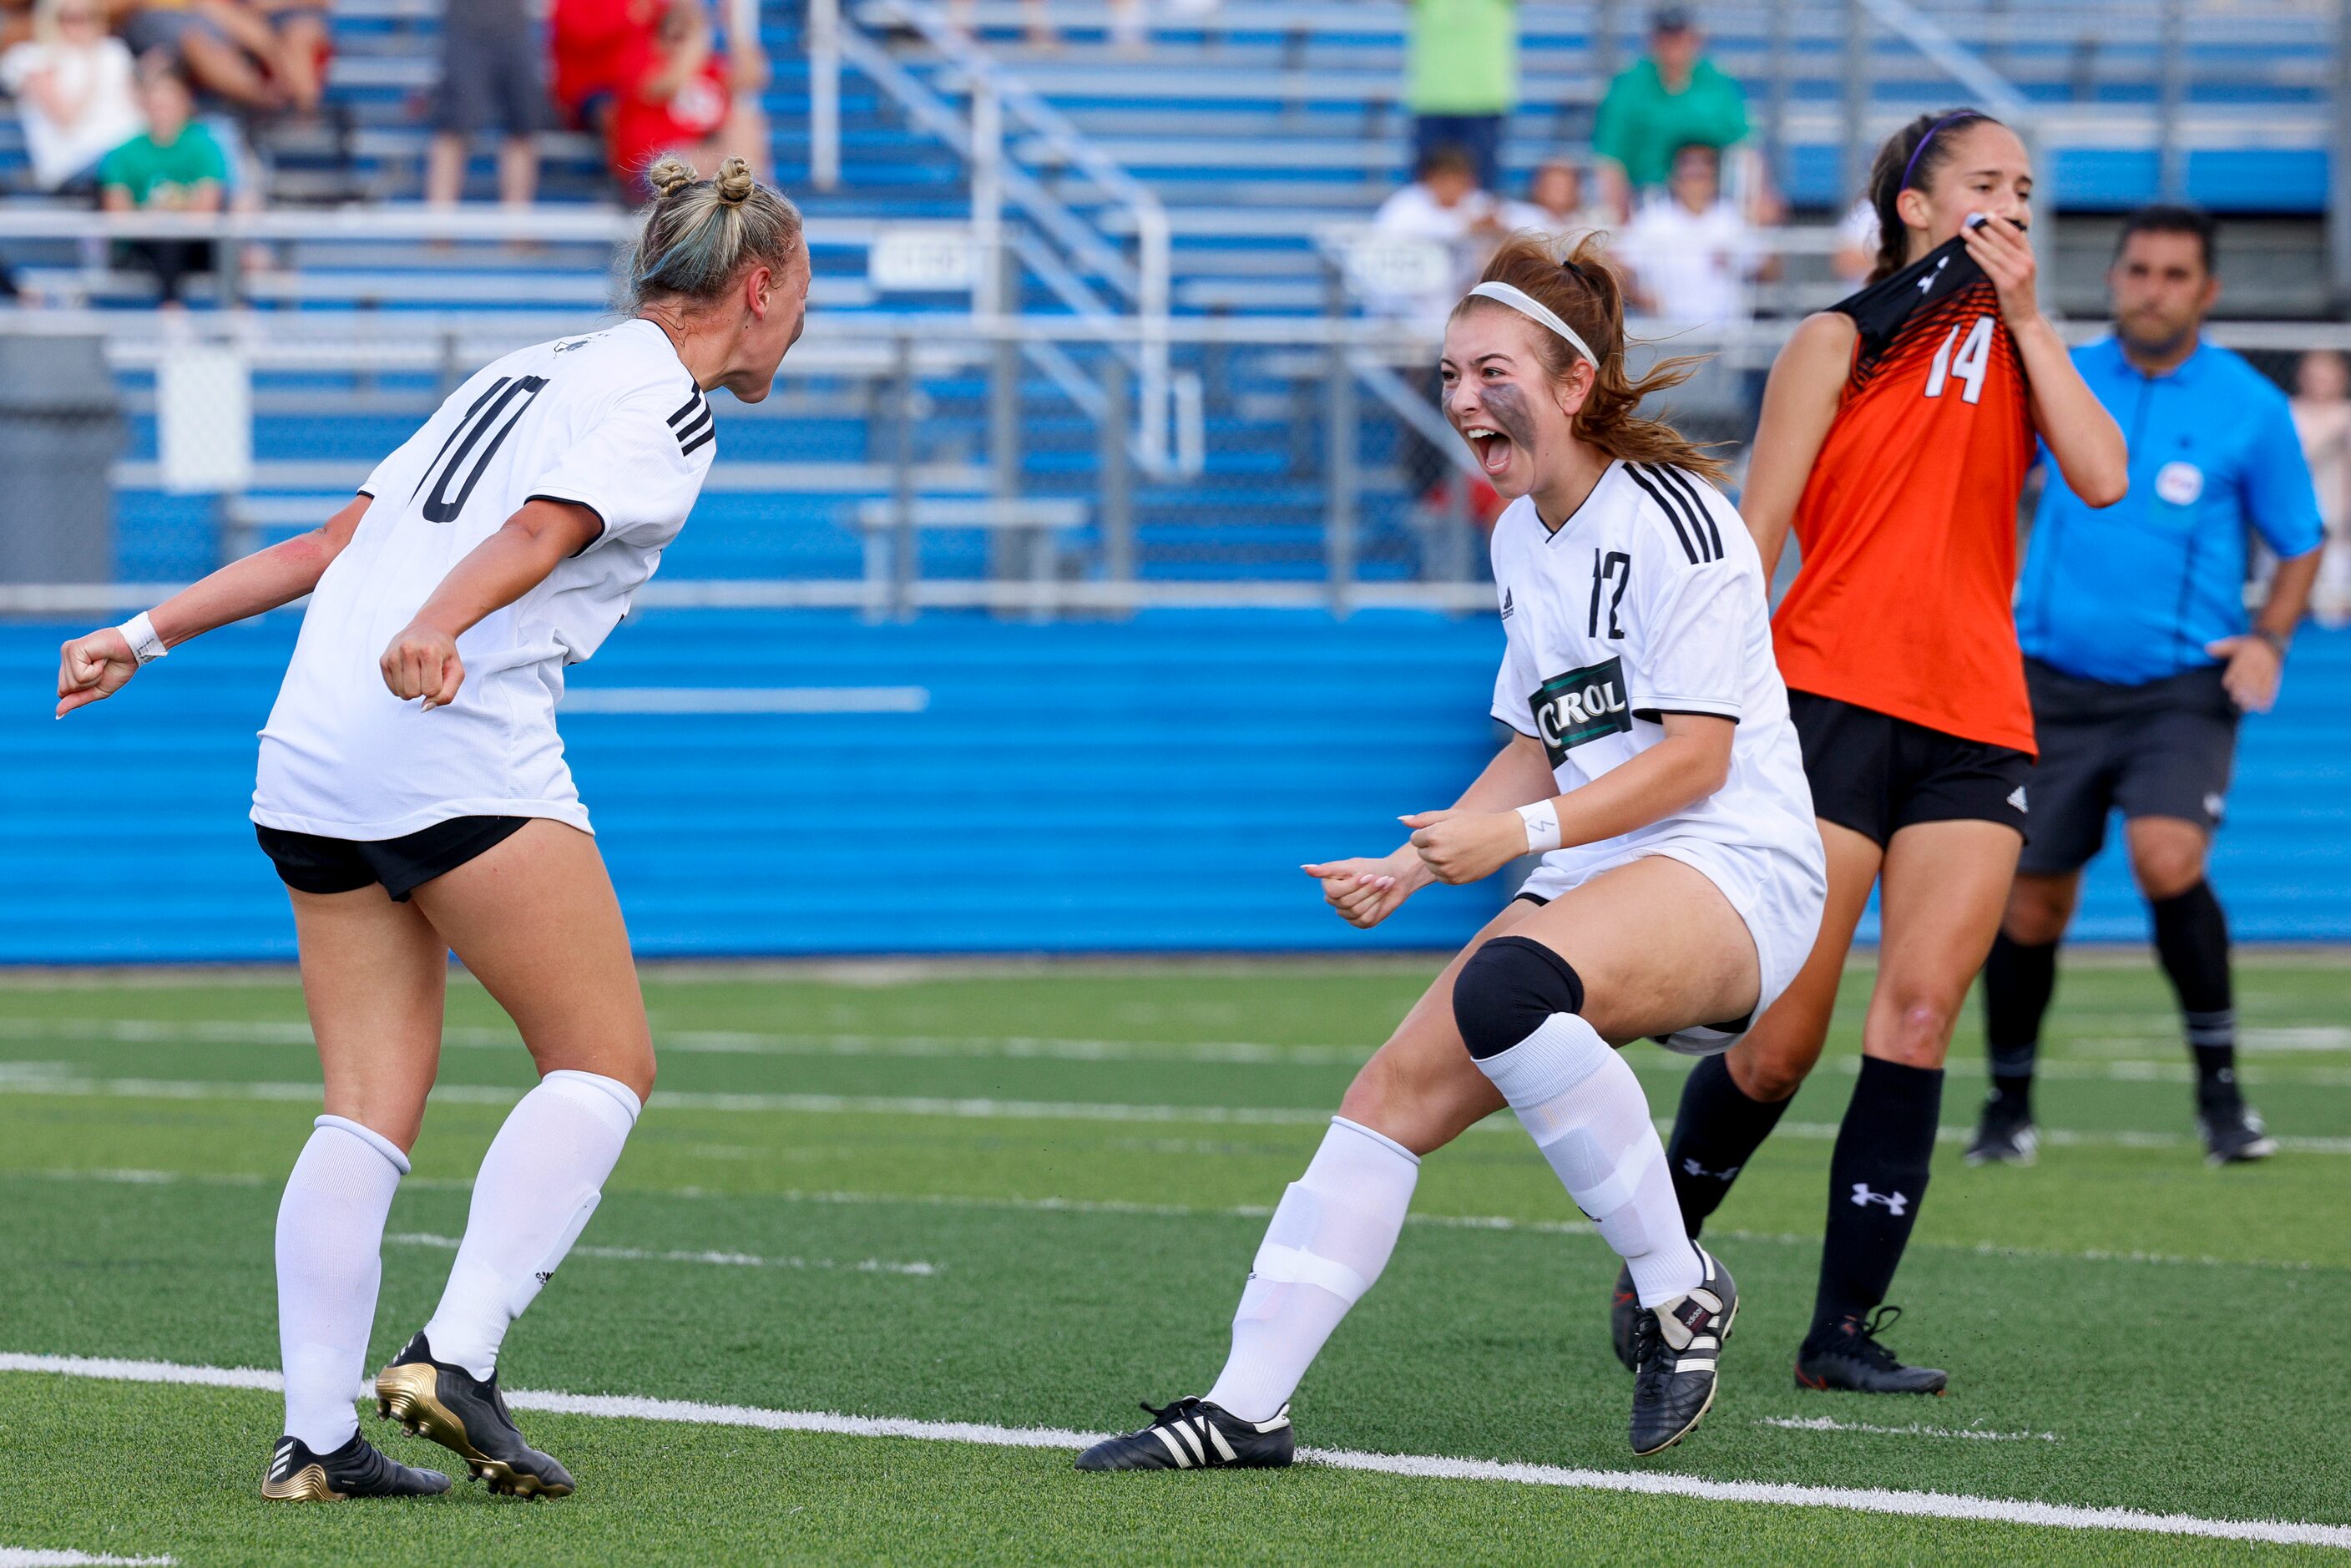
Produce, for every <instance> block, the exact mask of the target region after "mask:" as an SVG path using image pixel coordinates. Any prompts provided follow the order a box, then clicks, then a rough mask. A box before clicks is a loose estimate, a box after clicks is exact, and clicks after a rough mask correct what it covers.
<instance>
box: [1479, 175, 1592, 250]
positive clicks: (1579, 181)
mask: <svg viewBox="0 0 2351 1568" xmlns="http://www.w3.org/2000/svg"><path fill="white" fill-rule="evenodd" d="M1502 223H1503V226H1505V227H1506V228H1509V229H1510V230H1512V231H1514V232H1515V231H1517V230H1520V229H1531V230H1533V231H1534V232H1535V233H1537V234H1544V235H1551V236H1552V238H1553V239H1556V240H1560V241H1562V242H1563V243H1565V244H1569V245H1573V244H1574V243H1575V242H1576V241H1578V240H1580V239H1582V238H1583V236H1584V235H1588V234H1590V233H1592V232H1593V230H1595V229H1610V228H1614V226H1615V221H1614V218H1613V217H1612V216H1611V215H1610V214H1609V211H1608V209H1607V208H1606V207H1604V206H1603V205H1601V204H1599V203H1597V202H1593V201H1591V200H1589V199H1587V198H1586V196H1585V193H1584V185H1583V170H1582V169H1581V168H1579V167H1577V166H1576V164H1575V162H1573V160H1572V159H1567V158H1546V159H1544V160H1543V161H1542V162H1540V163H1538V164H1536V165H1535V172H1534V173H1533V174H1532V175H1531V176H1530V177H1529V179H1528V181H1527V199H1526V200H1525V201H1523V202H1506V203H1504V204H1503V205H1502Z"/></svg>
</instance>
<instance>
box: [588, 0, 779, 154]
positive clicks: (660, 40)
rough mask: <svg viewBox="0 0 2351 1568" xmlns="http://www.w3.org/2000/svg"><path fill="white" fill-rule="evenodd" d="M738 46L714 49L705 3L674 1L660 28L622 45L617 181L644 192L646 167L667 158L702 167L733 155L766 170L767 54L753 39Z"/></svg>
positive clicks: (615, 123)
mask: <svg viewBox="0 0 2351 1568" xmlns="http://www.w3.org/2000/svg"><path fill="white" fill-rule="evenodd" d="M734 43H735V45H736V47H735V48H734V49H733V50H732V51H731V52H728V53H721V52H720V51H719V50H718V49H717V47H716V45H715V43H714V40H713V38H712V36H711V26H710V17H709V15H708V13H706V12H705V10H704V9H703V0H670V5H669V8H668V9H667V10H666V11H665V12H664V13H663V15H662V18H661V22H660V24H659V26H656V27H655V28H654V30H653V32H652V33H651V34H649V35H645V36H641V37H635V38H632V39H631V40H630V41H629V42H628V43H627V44H626V45H625V46H624V47H622V50H621V53H620V57H619V67H620V71H619V78H618V79H619V82H620V95H619V97H618V99H616V100H615V102H614V104H613V107H612V128H611V136H610V138H609V141H610V147H611V162H612V172H613V174H614V176H615V177H617V178H618V179H620V180H621V181H622V183H626V184H628V185H629V186H630V187H631V189H632V190H636V191H638V192H639V193H640V194H642V190H641V187H642V186H643V183H644V172H645V170H647V169H648V168H650V167H652V166H653V162H654V161H655V160H656V159H658V158H660V157H662V156H663V155H664V154H665V153H675V154H676V155H677V156H678V157H680V158H683V159H684V160H685V161H686V162H689V163H692V164H695V165H696V166H697V167H699V166H705V165H707V164H710V163H717V162H724V161H725V160H726V159H728V158H740V159H742V160H743V161H744V162H746V163H748V164H749V165H750V166H751V168H752V169H753V170H754V171H755V172H756V171H758V170H759V169H762V168H764V167H766V166H767V164H768V117H767V115H766V114H765V113H763V112H762V111H761V110H760V108H759V90H760V89H762V88H764V87H766V86H767V85H768V57H767V56H766V55H765V54H764V53H763V52H762V51H761V50H760V48H759V43H758V39H757V38H756V37H753V38H738V39H736V40H734Z"/></svg>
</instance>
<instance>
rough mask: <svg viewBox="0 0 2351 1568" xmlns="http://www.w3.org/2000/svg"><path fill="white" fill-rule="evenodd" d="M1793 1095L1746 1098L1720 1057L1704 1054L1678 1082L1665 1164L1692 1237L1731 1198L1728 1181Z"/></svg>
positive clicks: (1733, 1178) (1736, 1175) (1735, 1177)
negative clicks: (1678, 1100)
mask: <svg viewBox="0 0 2351 1568" xmlns="http://www.w3.org/2000/svg"><path fill="white" fill-rule="evenodd" d="M1795 1099H1796V1097H1795V1096H1794V1095H1792V1094H1791V1095H1790V1096H1788V1098H1787V1099H1785V1100H1770V1101H1765V1100H1750V1099H1749V1098H1748V1097H1747V1092H1746V1091H1745V1090H1743V1089H1741V1088H1740V1087H1739V1084H1738V1082H1737V1081H1736V1080H1735V1079H1733V1078H1732V1077H1731V1076H1730V1066H1729V1063H1728V1062H1726V1061H1724V1060H1723V1059H1722V1058H1721V1057H1719V1056H1709V1057H1708V1058H1706V1059H1705V1060H1704V1061H1700V1062H1699V1063H1698V1065H1697V1066H1696V1067H1693V1068H1691V1069H1690V1075H1689V1076H1688V1077H1687V1078H1686V1079H1684V1080H1682V1103H1681V1109H1680V1111H1679V1112H1677V1113H1676V1114H1675V1116H1674V1135H1673V1139H1672V1141H1671V1142H1670V1143H1668V1144H1667V1145H1666V1166H1667V1169H1668V1170H1670V1171H1671V1172H1672V1173H1673V1178H1674V1196H1675V1197H1677V1198H1679V1199H1680V1200H1681V1206H1682V1223H1683V1224H1684V1225H1686V1226H1687V1227H1688V1228H1689V1233H1690V1235H1691V1237H1692V1238H1693V1239H1695V1238H1696V1237H1697V1235H1698V1228H1699V1227H1701V1226H1703V1225H1704V1224H1705V1223H1706V1221H1707V1217H1708V1216H1709V1215H1711V1214H1712V1213H1713V1212H1714V1211H1715V1210H1716V1209H1718V1208H1719V1207H1722V1200H1723V1199H1724V1198H1726V1197H1729V1196H1730V1184H1731V1183H1732V1182H1734V1181H1736V1180H1738V1179H1739V1172H1740V1168H1741V1167H1743V1166H1745V1165H1746V1164H1747V1160H1748V1156H1750V1155H1752V1154H1754V1152H1755V1151H1756V1149H1757V1148H1758V1147H1760V1146H1761V1144H1762V1142H1763V1140H1764V1139H1765V1138H1767V1137H1769V1136H1771V1129H1772V1128H1774V1127H1776V1126H1778V1125H1779V1124H1780V1117H1781V1114H1782V1113H1783V1112H1785V1111H1786V1110H1787V1109H1788V1107H1789V1106H1790V1105H1792V1104H1793V1103H1795Z"/></svg>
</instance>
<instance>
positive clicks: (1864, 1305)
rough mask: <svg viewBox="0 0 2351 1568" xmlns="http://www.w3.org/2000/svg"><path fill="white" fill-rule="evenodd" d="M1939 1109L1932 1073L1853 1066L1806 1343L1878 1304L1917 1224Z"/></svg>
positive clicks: (1894, 1065) (1938, 1083)
mask: <svg viewBox="0 0 2351 1568" xmlns="http://www.w3.org/2000/svg"><path fill="white" fill-rule="evenodd" d="M1942 1111H1943V1070H1942V1069H1941V1068H1939V1067H1932V1068H1929V1067H1906V1066H1904V1065H1903V1064H1902V1063H1900V1062H1898V1061H1880V1060H1879V1059H1877V1058H1876V1057H1874V1056H1865V1057H1863V1058H1862V1059H1861V1078H1860V1081H1859V1082H1856V1083H1855V1085H1854V1086H1853V1103H1851V1104H1849V1105H1847V1106H1846V1107H1845V1111H1844V1125H1843V1126H1841V1127H1839V1128H1838V1129H1837V1141H1836V1152H1835V1154H1834V1155H1831V1156H1830V1157H1829V1225H1828V1235H1827V1237H1826V1239H1824V1240H1823V1242H1822V1245H1821V1284H1820V1291H1819V1293H1818V1294H1817V1295H1816V1296H1814V1298H1813V1331H1812V1334H1811V1336H1810V1337H1809V1339H1808V1340H1807V1342H1806V1343H1818V1342H1819V1341H1820V1340H1822V1339H1823V1337H1825V1336H1826V1335H1827V1334H1828V1333H1829V1332H1830V1331H1832V1330H1833V1329H1834V1328H1835V1327H1836V1326H1837V1325H1838V1324H1839V1323H1841V1322H1843V1321H1844V1319H1846V1318H1850V1317H1858V1316H1860V1315H1861V1314H1862V1313H1864V1312H1868V1311H1869V1310H1870V1309H1871V1308H1872V1307H1875V1306H1876V1305H1877V1304H1878V1303H1879V1302H1881V1301H1885V1300H1886V1291H1887V1290H1888V1289H1890V1288H1891V1287H1892V1285H1893V1283H1894V1270H1896V1269H1897V1268H1898V1267H1900V1266H1901V1263H1902V1249H1904V1248H1905V1247H1907V1246H1908V1245H1909V1244H1910V1230H1911V1228H1912V1227H1913V1226H1915V1225H1917V1223H1918V1202H1919V1199H1921V1198H1923V1197H1926V1195H1927V1175H1928V1166H1929V1164H1930V1163H1931V1161H1932V1160H1933V1158H1934V1154H1935V1128H1936V1124H1937V1123H1938V1121H1940V1119H1941V1117H1942Z"/></svg>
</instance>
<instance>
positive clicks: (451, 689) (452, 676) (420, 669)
mask: <svg viewBox="0 0 2351 1568" xmlns="http://www.w3.org/2000/svg"><path fill="white" fill-rule="evenodd" d="M377 664H378V666H379V667H380V668H381V669H382V671H383V684H384V685H387V686H389V687H391V688H392V695H393V696H396V697H398V698H400V699H401V700H402V701H403V702H406V701H408V700H410V699H412V698H415V697H422V698H423V699H424V711H425V712H427V713H430V712H432V711H433V710H434V708H436V707H447V706H449V705H450V704H451V703H453V702H455V701H456V700H457V688H458V687H459V686H461V685H465V661H464V660H462V659H460V658H458V657H457V640H456V639H455V637H452V636H450V635H449V634H448V633H447V632H435V631H434V630H433V629H431V628H430V627H425V626H411V627H409V629H408V630H407V631H405V632H402V633H401V634H400V635H399V636H397V637H394V638H393V639H392V646H391V647H389V648H386V649H385V650H384V651H383V657H382V658H381V659H380V660H378V661H377Z"/></svg>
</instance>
